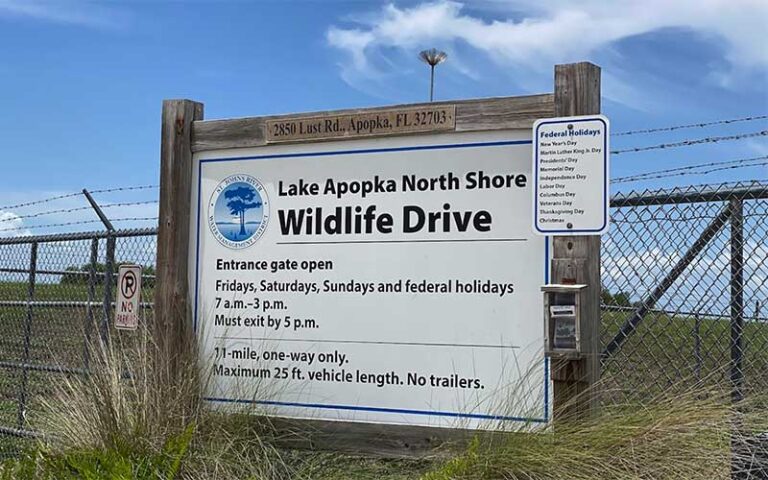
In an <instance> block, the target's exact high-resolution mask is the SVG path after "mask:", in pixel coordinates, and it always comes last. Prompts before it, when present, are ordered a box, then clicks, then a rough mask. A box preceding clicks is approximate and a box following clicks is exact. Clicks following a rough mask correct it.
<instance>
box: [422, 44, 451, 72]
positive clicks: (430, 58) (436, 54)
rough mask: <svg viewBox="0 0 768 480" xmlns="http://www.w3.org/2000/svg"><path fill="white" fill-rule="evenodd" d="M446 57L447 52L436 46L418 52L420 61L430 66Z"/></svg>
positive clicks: (441, 61)
mask: <svg viewBox="0 0 768 480" xmlns="http://www.w3.org/2000/svg"><path fill="white" fill-rule="evenodd" d="M447 57H448V54H447V53H445V52H443V51H440V50H438V49H436V48H430V49H429V50H422V51H421V52H419V58H420V59H421V61H422V62H424V63H426V64H427V65H429V66H430V67H434V66H435V65H437V64H440V63H443V62H444V61H445V59H446V58H447Z"/></svg>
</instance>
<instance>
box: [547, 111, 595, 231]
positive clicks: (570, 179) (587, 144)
mask: <svg viewBox="0 0 768 480" xmlns="http://www.w3.org/2000/svg"><path fill="white" fill-rule="evenodd" d="M608 135H609V132H608V119H607V118H605V117H604V116H602V115H591V116H583V117H563V118H552V119H546V120H539V121H537V122H536V123H535V124H534V125H533V138H534V148H533V172H534V179H533V181H534V188H533V195H534V204H533V208H534V210H533V229H534V231H535V232H536V233H538V234H539V235H600V234H603V233H605V232H607V231H608V210H609V202H610V198H609V194H608V181H609V175H608V155H609V150H608Z"/></svg>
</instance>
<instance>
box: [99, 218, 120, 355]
mask: <svg viewBox="0 0 768 480" xmlns="http://www.w3.org/2000/svg"><path fill="white" fill-rule="evenodd" d="M116 240H117V239H116V238H115V235H114V232H113V231H111V230H110V231H109V232H108V233H107V258H106V260H105V265H104V315H103V318H102V321H101V324H100V325H99V335H100V337H101V341H102V342H103V343H104V345H107V344H108V343H109V325H110V323H111V319H112V275H113V273H114V269H115V241H116Z"/></svg>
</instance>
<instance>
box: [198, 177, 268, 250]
mask: <svg viewBox="0 0 768 480" xmlns="http://www.w3.org/2000/svg"><path fill="white" fill-rule="evenodd" d="M267 220H269V202H268V201H267V195H266V192H265V191H264V187H263V186H262V185H261V183H259V181H258V180H256V179H255V178H253V177H251V176H250V175H232V176H230V177H227V178H226V179H224V181H222V182H221V183H220V184H219V185H218V186H217V187H216V190H214V192H213V195H212V196H211V201H210V203H209V205H208V224H209V227H210V228H211V232H213V234H214V236H215V237H216V239H217V240H218V241H219V243H221V244H222V245H224V246H225V247H229V248H234V249H241V248H245V247H249V246H251V245H253V243H254V242H256V240H258V239H259V237H260V236H261V234H262V233H264V230H265V228H266V226H267Z"/></svg>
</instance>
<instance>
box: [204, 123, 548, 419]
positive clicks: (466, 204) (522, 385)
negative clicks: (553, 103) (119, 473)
mask: <svg viewBox="0 0 768 480" xmlns="http://www.w3.org/2000/svg"><path fill="white" fill-rule="evenodd" d="M531 155H532V153H531V138H530V130H508V131H498V132H474V133H447V134H434V133H433V134H429V135H412V136H406V137H402V136H401V137H388V138H378V139H357V140H347V141H343V142H339V141H336V142H328V143H321V144H301V145H272V146H266V147H257V148H237V149H226V150H218V151H208V152H204V153H198V154H195V157H194V162H195V165H194V169H195V178H194V182H195V185H196V188H195V192H194V195H193V205H194V209H195V211H194V212H193V221H194V222H195V225H196V226H195V228H194V229H193V232H192V236H191V239H190V240H191V242H192V243H191V245H192V246H193V249H192V252H193V258H192V260H191V267H192V271H193V272H194V279H193V285H192V287H193V289H192V291H193V292H194V294H195V307H194V321H195V325H196V330H197V332H198V333H199V335H200V338H201V346H202V353H203V355H204V356H205V358H206V359H208V360H209V361H210V363H211V367H212V380H213V381H212V384H211V386H210V390H209V391H208V392H207V400H208V401H210V402H211V403H212V404H214V405H220V406H226V405H228V404H233V403H256V404H260V405H264V406H266V407H268V408H269V410H268V411H269V412H270V413H273V414H275V415H279V416H285V417H294V418H307V419H323V420H343V421H353V422H373V423H389V424H408V425H427V426H440V427H457V426H459V427H483V426H493V427H498V426H499V425H500V424H501V425H514V424H516V423H517V422H526V423H528V422H540V423H544V422H547V421H548V419H549V417H550V403H551V402H550V400H549V395H550V391H551V389H550V385H549V383H550V380H549V376H548V369H547V364H546V362H545V359H544V354H543V334H542V321H543V319H542V309H541V293H540V290H539V289H540V287H541V285H542V284H545V283H547V269H548V247H547V239H546V238H542V237H540V236H536V235H534V233H533V232H532V231H531V228H530V225H531V218H530V216H531V212H532V211H533V206H532V202H531V199H532V197H533V196H532V194H531V189H532V188H533V184H532V171H531V162H530V158H531Z"/></svg>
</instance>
